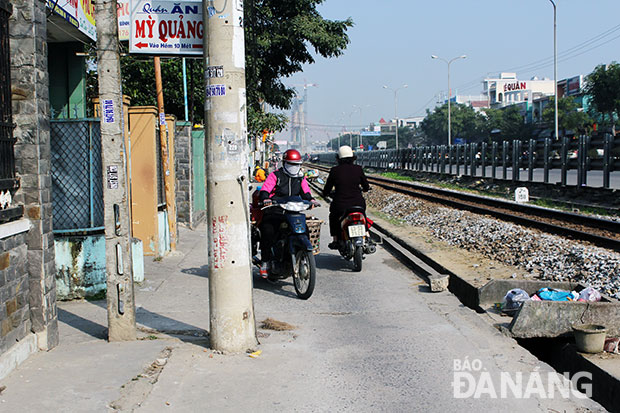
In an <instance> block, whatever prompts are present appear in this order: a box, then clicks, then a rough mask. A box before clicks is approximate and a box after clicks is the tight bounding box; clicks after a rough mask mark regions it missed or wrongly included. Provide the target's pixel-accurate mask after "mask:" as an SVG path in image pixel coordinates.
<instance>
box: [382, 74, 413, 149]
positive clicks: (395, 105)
mask: <svg viewBox="0 0 620 413" xmlns="http://www.w3.org/2000/svg"><path fill="white" fill-rule="evenodd" d="M407 87H408V85H402V86H401V87H399V88H396V89H392V88H391V87H387V86H386V85H383V89H388V90H391V91H392V92H394V120H395V121H396V150H398V114H397V110H398V109H397V108H398V99H397V97H396V94H397V93H398V91H399V90H401V89H405V88H407Z"/></svg>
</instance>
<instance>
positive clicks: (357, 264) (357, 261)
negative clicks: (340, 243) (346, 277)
mask: <svg viewBox="0 0 620 413" xmlns="http://www.w3.org/2000/svg"><path fill="white" fill-rule="evenodd" d="M363 259H364V251H363V248H362V246H361V245H358V246H357V247H355V253H353V271H355V272H360V271H362V260H363Z"/></svg>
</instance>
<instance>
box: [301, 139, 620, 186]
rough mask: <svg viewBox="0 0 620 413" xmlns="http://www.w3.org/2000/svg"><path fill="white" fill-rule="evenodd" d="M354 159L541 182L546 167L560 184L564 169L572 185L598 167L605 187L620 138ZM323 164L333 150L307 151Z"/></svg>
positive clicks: (615, 165)
mask: <svg viewBox="0 0 620 413" xmlns="http://www.w3.org/2000/svg"><path fill="white" fill-rule="evenodd" d="M356 155H357V163H358V164H359V165H362V166H364V167H371V168H379V169H387V170H390V169H392V170H399V169H406V170H413V171H426V172H436V173H441V174H449V175H470V176H478V177H483V178H484V177H489V178H501V179H504V180H507V179H510V180H512V181H515V182H516V181H520V180H523V179H522V178H521V173H522V171H521V170H522V169H523V170H524V171H523V173H526V174H527V181H529V182H534V181H535V178H534V170H536V169H542V179H541V182H544V183H549V182H550V180H549V172H550V171H551V170H559V172H560V183H561V184H562V185H566V184H567V175H568V171H569V170H575V171H576V172H577V182H576V184H577V185H578V186H584V185H588V172H589V171H592V170H597V171H601V172H602V175H603V177H602V187H604V188H610V176H611V173H612V172H614V171H620V137H616V139H614V138H613V137H612V135H611V134H607V135H604V136H602V137H601V138H599V139H592V138H591V137H590V136H580V137H578V138H575V139H570V138H563V139H561V140H558V141H553V140H551V139H544V140H542V141H540V140H539V141H537V140H534V139H531V140H529V141H526V142H524V141H520V140H513V141H502V142H492V143H490V144H489V143H486V142H483V143H468V144H464V145H451V146H447V145H433V146H417V147H413V148H406V149H398V150H396V149H390V150H381V151H367V152H356ZM312 156H313V158H314V159H317V158H318V161H319V162H321V163H324V164H335V163H336V159H335V157H334V153H333V152H331V153H320V154H314V155H312Z"/></svg>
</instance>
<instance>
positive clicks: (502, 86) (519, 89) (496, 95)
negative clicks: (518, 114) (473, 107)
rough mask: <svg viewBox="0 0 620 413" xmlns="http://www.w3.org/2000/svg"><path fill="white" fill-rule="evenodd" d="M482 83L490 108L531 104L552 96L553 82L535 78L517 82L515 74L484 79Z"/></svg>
mask: <svg viewBox="0 0 620 413" xmlns="http://www.w3.org/2000/svg"><path fill="white" fill-rule="evenodd" d="M482 83H483V93H484V94H485V95H486V96H487V99H488V102H489V106H490V107H492V108H502V107H504V106H509V105H514V104H518V103H523V102H532V101H533V100H534V99H539V98H541V97H544V96H552V95H553V80H550V79H543V80H540V79H538V78H537V77H534V78H532V79H530V80H519V79H517V74H516V73H500V74H499V77H497V78H487V79H484V81H483V82H482Z"/></svg>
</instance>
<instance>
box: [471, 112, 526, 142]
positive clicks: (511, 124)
mask: <svg viewBox="0 0 620 413" xmlns="http://www.w3.org/2000/svg"><path fill="white" fill-rule="evenodd" d="M484 112H485V115H486V119H485V122H484V126H483V129H484V135H485V136H487V137H495V138H496V139H497V140H513V139H519V140H525V139H529V138H530V137H531V135H532V127H531V125H528V124H526V123H525V120H524V119H523V114H522V113H521V108H520V107H518V106H516V105H510V106H506V107H505V108H501V109H486V110H485V111H484Z"/></svg>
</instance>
